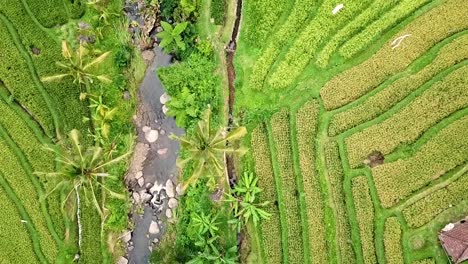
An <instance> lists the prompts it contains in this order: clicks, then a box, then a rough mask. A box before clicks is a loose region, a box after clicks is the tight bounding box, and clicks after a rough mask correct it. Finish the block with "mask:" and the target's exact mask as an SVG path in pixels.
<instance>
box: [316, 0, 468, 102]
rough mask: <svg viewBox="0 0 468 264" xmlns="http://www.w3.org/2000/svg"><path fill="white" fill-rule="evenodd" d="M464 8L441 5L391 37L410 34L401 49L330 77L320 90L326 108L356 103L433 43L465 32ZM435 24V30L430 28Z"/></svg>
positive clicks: (387, 47) (457, 4)
mask: <svg viewBox="0 0 468 264" xmlns="http://www.w3.org/2000/svg"><path fill="white" fill-rule="evenodd" d="M464 5H468V2H467V1H459V0H451V1H447V2H444V3H443V4H441V5H440V6H438V7H435V8H434V9H432V10H430V11H428V12H427V13H425V14H424V15H422V16H420V17H419V18H417V19H416V20H414V21H413V22H412V23H411V24H409V25H408V26H406V27H405V28H404V29H403V30H401V31H400V32H399V33H397V34H396V35H394V38H396V37H399V36H401V35H403V34H411V36H410V37H408V38H407V39H405V41H404V42H403V44H402V45H401V46H400V47H398V48H396V49H392V48H391V46H390V45H389V43H386V44H385V46H383V47H382V48H381V49H380V50H379V51H378V52H377V53H375V54H374V55H373V56H372V57H371V58H369V59H368V60H366V61H364V62H363V63H361V64H359V65H357V66H355V67H353V68H351V69H349V70H347V71H345V72H343V73H341V74H339V75H336V76H335V77H333V78H332V79H331V80H330V81H329V82H328V83H326V84H325V86H324V87H323V88H322V89H321V90H320V95H321V97H322V99H323V101H324V106H325V108H326V109H327V110H331V109H335V108H338V107H341V106H343V105H345V104H348V103H350V102H352V101H354V100H356V99H357V98H359V97H361V96H363V95H364V94H366V93H368V92H369V91H371V90H373V89H374V88H375V87H376V86H378V85H379V84H380V83H382V82H383V81H384V80H386V79H387V78H388V77H389V76H391V75H393V74H395V73H397V72H400V71H402V70H403V69H405V68H406V67H407V66H408V65H410V64H411V63H412V62H413V61H414V60H415V59H416V58H418V57H419V56H421V55H422V54H424V53H425V52H426V51H427V50H428V49H429V48H430V47H432V46H434V45H435V44H436V43H438V42H440V41H441V40H443V39H444V38H446V37H448V36H450V35H452V34H455V33H456V32H459V31H462V30H464V29H465V28H466V27H468V20H466V19H463V18H464V15H465V14H464V12H463V11H461V10H462V9H463V6H464ZM434 24H436V25H437V27H433V26H432V25H434ZM389 42H391V41H389Z"/></svg>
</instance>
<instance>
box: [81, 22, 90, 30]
mask: <svg viewBox="0 0 468 264" xmlns="http://www.w3.org/2000/svg"><path fill="white" fill-rule="evenodd" d="M78 28H80V29H90V28H91V26H90V25H89V24H88V23H86V22H83V21H80V22H78Z"/></svg>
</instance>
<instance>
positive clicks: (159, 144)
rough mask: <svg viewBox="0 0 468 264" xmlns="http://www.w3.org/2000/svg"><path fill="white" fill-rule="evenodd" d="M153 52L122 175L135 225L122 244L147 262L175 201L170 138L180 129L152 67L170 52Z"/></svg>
mask: <svg viewBox="0 0 468 264" xmlns="http://www.w3.org/2000/svg"><path fill="white" fill-rule="evenodd" d="M154 52H155V54H156V56H155V59H154V61H153V62H152V64H151V65H150V66H149V67H148V69H147V72H146V75H145V78H144V79H143V82H142V83H141V85H140V87H139V91H138V97H139V98H138V110H137V115H136V117H135V124H136V128H137V131H138V139H137V145H136V148H135V154H134V158H133V161H132V164H131V167H130V170H129V173H128V175H127V176H126V182H127V185H128V188H129V190H130V192H131V194H132V202H133V208H132V211H131V215H130V219H131V221H132V222H133V223H134V224H135V225H134V226H135V228H134V230H133V231H132V232H131V233H129V234H127V235H126V236H124V237H123V241H124V243H127V249H128V252H127V253H128V260H129V263H135V264H140V263H148V262H149V257H150V254H151V250H152V249H153V247H154V246H155V245H156V244H157V243H158V241H159V240H160V239H161V236H162V235H163V234H164V232H165V223H166V221H167V220H168V218H171V217H172V214H173V210H171V209H170V208H169V207H172V208H175V206H176V205H177V198H176V196H177V194H176V187H175V184H177V182H176V180H177V179H176V177H177V168H176V159H177V152H178V150H179V144H178V143H177V142H175V141H172V140H170V139H169V135H170V134H172V133H174V134H177V135H180V134H182V133H183V130H182V129H180V128H178V127H176V125H175V120H174V118H172V117H166V116H165V114H164V113H163V110H162V109H163V104H162V103H161V99H160V98H161V96H162V95H163V94H164V93H165V91H164V88H163V86H162V84H161V82H160V80H159V78H158V77H157V75H156V74H155V71H156V70H157V69H158V68H160V67H164V66H168V65H169V64H170V61H171V57H170V56H169V55H166V54H164V53H162V51H161V50H160V49H159V48H155V50H154Z"/></svg>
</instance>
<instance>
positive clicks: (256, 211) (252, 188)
mask: <svg viewBox="0 0 468 264" xmlns="http://www.w3.org/2000/svg"><path fill="white" fill-rule="evenodd" d="M257 182H258V178H257V177H255V176H254V174H253V173H252V172H244V174H243V176H242V177H241V180H240V181H239V183H238V184H236V186H235V187H234V189H233V190H232V191H231V192H232V193H231V194H226V196H227V199H226V202H228V203H229V204H230V206H231V208H232V210H233V214H234V216H235V217H238V218H241V220H242V221H231V223H233V224H235V225H234V226H235V227H236V229H237V232H240V228H241V227H242V223H243V224H244V225H247V224H248V223H249V221H250V219H252V221H253V224H254V226H255V227H257V225H258V224H259V222H260V220H263V221H265V220H268V219H270V217H271V214H270V213H268V212H266V211H265V210H263V209H261V207H265V206H267V205H268V204H269V203H270V202H269V201H264V202H262V203H258V202H257V199H258V196H259V195H260V193H261V191H262V189H260V188H258V187H257Z"/></svg>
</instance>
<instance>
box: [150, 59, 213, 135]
mask: <svg viewBox="0 0 468 264" xmlns="http://www.w3.org/2000/svg"><path fill="white" fill-rule="evenodd" d="M215 70H216V64H215V63H214V62H213V61H212V60H210V59H209V58H207V57H204V56H201V55H200V54H198V53H194V54H192V55H191V56H190V57H189V58H188V59H187V60H185V61H183V62H181V63H177V64H174V65H173V66H170V67H166V68H161V69H160V70H158V75H159V78H160V79H161V81H162V83H163V84H164V88H166V90H167V93H168V94H169V95H170V96H171V98H172V99H171V100H175V101H179V102H181V103H184V104H186V102H185V101H186V100H185V99H183V97H185V98H187V97H189V96H190V97H193V98H194V99H196V100H194V102H193V103H191V104H190V105H191V109H192V110H191V113H194V112H196V115H197V116H196V117H191V116H190V115H188V113H187V112H186V113H185V115H183V116H185V117H186V120H185V122H184V123H182V122H181V121H177V122H178V124H179V125H181V127H184V128H187V127H190V126H192V125H194V124H195V122H196V121H197V120H198V119H199V118H200V115H201V113H202V111H200V110H202V109H205V108H206V106H207V105H208V104H209V105H211V107H212V109H213V111H214V112H215V113H216V112H217V111H218V108H219V99H218V98H219V97H218V96H219V86H220V85H221V83H220V82H221V81H220V78H219V76H218V74H217V73H216V72H215ZM187 90H188V92H187ZM183 93H184V94H183ZM189 94H190V95H189ZM169 104H171V103H169ZM184 106H185V105H184ZM169 110H172V109H170V108H169Z"/></svg>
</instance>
